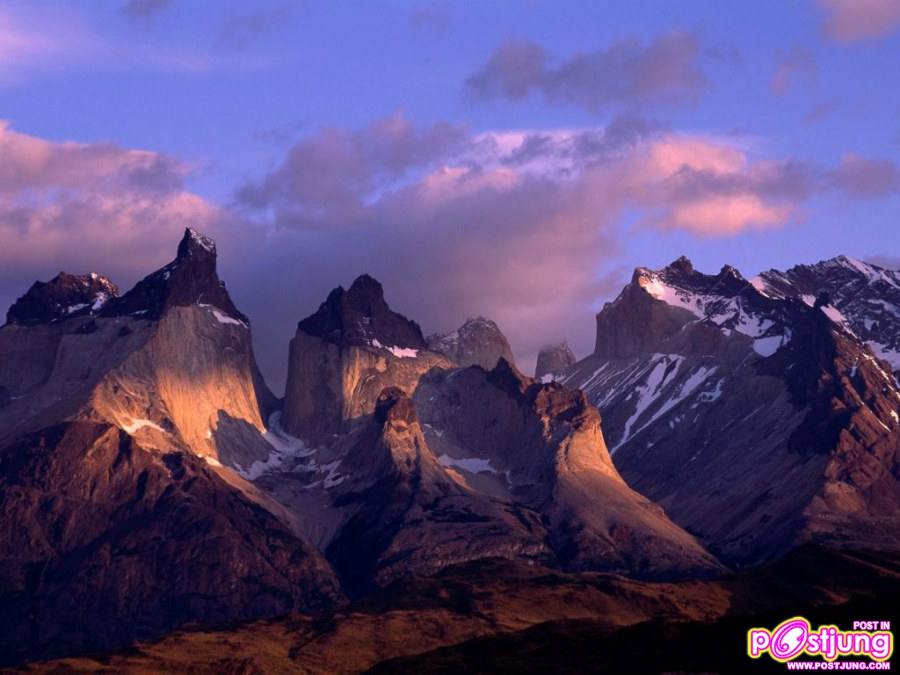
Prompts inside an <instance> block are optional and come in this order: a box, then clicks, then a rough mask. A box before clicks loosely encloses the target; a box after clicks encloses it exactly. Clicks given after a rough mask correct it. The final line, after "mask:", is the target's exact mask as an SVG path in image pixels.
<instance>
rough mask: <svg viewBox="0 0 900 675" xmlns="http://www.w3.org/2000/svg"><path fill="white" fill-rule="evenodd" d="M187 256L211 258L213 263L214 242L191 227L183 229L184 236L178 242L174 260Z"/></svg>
mask: <svg viewBox="0 0 900 675" xmlns="http://www.w3.org/2000/svg"><path fill="white" fill-rule="evenodd" d="M187 258H196V259H204V258H211V259H212V261H213V263H215V260H216V242H214V241H213V240H212V239H211V238H209V237H206V236H204V235H202V234H200V233H199V232H197V230H195V229H193V228H191V227H188V228H186V229H185V230H184V236H183V237H182V238H181V242H180V243H179V244H178V256H177V258H176V260H185V259H187Z"/></svg>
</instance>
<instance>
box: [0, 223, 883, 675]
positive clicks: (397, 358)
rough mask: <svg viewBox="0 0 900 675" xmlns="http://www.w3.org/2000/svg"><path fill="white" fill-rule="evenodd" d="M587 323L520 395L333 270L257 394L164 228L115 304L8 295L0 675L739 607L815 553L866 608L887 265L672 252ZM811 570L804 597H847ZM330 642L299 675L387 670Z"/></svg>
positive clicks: (518, 388)
mask: <svg viewBox="0 0 900 675" xmlns="http://www.w3.org/2000/svg"><path fill="white" fill-rule="evenodd" d="M596 321H597V339H596V344H595V349H594V352H593V353H592V354H590V355H588V356H587V357H585V358H583V359H581V360H576V358H575V356H574V355H573V354H572V352H571V350H570V349H569V348H568V346H567V345H565V343H562V344H560V345H556V346H549V347H547V348H546V349H544V350H542V353H541V356H540V358H539V360H538V367H537V371H536V373H535V375H536V377H535V378H531V377H528V376H526V375H524V374H523V373H521V372H520V371H519V370H518V369H517V368H516V365H515V363H514V359H513V356H512V349H511V347H510V344H509V341H508V340H507V339H506V337H505V336H504V335H503V333H502V332H501V330H500V328H499V327H498V326H497V324H496V323H494V322H493V321H491V320H490V319H487V318H484V317H477V318H473V319H469V320H467V321H466V322H465V323H464V324H463V325H462V326H460V328H459V329H457V330H456V331H453V332H452V333H449V334H446V335H432V336H428V337H426V336H425V335H424V334H423V332H422V330H421V328H420V326H419V325H418V324H417V323H416V322H415V321H413V320H411V319H409V318H407V317H405V316H402V315H401V314H399V313H397V312H396V311H394V310H392V309H391V308H390V306H389V304H388V302H387V300H386V298H385V292H384V289H383V288H382V286H381V284H380V283H379V282H378V281H377V280H375V279H373V278H372V277H370V276H368V275H362V276H360V277H358V278H357V279H356V280H355V281H353V283H352V284H351V285H350V286H349V287H348V288H347V289H344V288H342V287H338V288H336V289H334V290H333V291H332V292H331V293H329V294H328V296H327V298H326V299H325V300H324V302H323V303H322V304H321V305H320V306H319V308H318V309H317V310H316V311H315V312H313V313H311V314H310V315H309V316H307V317H305V318H300V319H299V321H298V324H297V329H296V333H295V335H294V337H293V339H292V340H291V343H290V352H289V359H288V363H287V364H286V368H287V386H286V390H285V394H284V397H283V398H278V397H276V396H275V395H274V394H273V393H272V392H271V391H270V390H269V389H268V387H267V386H266V384H265V382H264V380H263V377H262V375H261V374H260V372H259V369H258V368H257V366H256V361H255V356H254V353H253V342H252V328H251V324H250V321H249V319H248V318H247V316H246V315H245V314H243V313H242V312H241V311H240V310H239V309H238V308H237V307H236V306H235V305H234V303H233V301H232V300H231V297H230V295H229V293H228V291H227V289H226V286H225V284H224V283H223V282H222V281H221V280H220V279H219V276H218V272H217V252H216V246H215V243H214V242H213V241H212V240H211V239H209V238H208V237H206V236H204V235H202V234H200V233H198V232H196V231H194V230H192V229H188V230H186V231H185V233H184V237H183V238H182V240H181V242H180V243H179V244H178V247H177V252H176V256H175V258H174V260H173V261H172V262H171V263H169V264H167V265H165V266H164V267H162V268H161V269H159V270H157V271H155V272H153V273H151V274H150V275H149V276H147V277H145V278H144V279H143V280H141V281H140V282H138V283H137V284H136V285H135V287H134V288H132V289H131V290H129V291H128V292H126V293H124V294H120V291H119V289H118V288H117V287H116V285H115V284H113V283H112V282H111V281H110V280H109V279H107V278H106V277H103V276H102V275H99V274H96V273H93V274H88V275H71V274H66V273H60V274H59V275H58V276H56V277H55V278H53V279H52V280H50V281H48V282H37V283H35V284H34V285H33V286H32V287H31V288H30V289H28V291H27V292H26V293H25V294H24V295H23V296H22V297H21V298H20V299H19V300H18V301H17V302H16V303H15V304H14V305H13V306H12V307H11V308H10V309H9V312H8V313H7V321H6V324H5V325H4V326H3V327H2V328H0V515H2V517H0V665H4V664H6V665H10V664H20V663H22V662H26V661H28V662H33V661H35V660H41V659H52V658H58V657H69V656H78V655H81V654H85V653H88V652H99V651H108V650H114V649H121V648H124V647H126V646H128V645H130V644H132V643H134V641H136V640H156V639H159V638H162V637H163V636H165V635H166V634H169V633H172V632H173V631H176V630H179V629H182V628H183V627H185V626H187V625H194V626H198V627H202V628H204V629H206V630H225V631H226V633H225V634H226V635H232V636H233V637H234V639H237V637H236V636H238V635H243V634H244V633H241V632H240V631H245V632H246V631H248V630H249V631H251V632H253V631H256V633H254V635H256V637H254V638H253V639H252V642H254V643H257V644H259V643H260V641H261V640H263V638H261V637H260V636H259V631H263V632H266V631H269V636H270V637H272V636H276V635H282V636H287V637H285V638H284V639H287V640H288V641H290V640H294V641H299V643H302V644H310V645H312V644H313V643H314V642H315V640H316V639H318V638H314V637H313V636H315V635H318V636H319V637H321V636H323V635H332V636H335V635H338V634H340V635H356V636H359V635H366V634H370V632H371V631H376V633H377V630H380V629H376V628H375V627H374V626H377V625H380V624H378V622H377V621H376V623H375V624H372V623H371V621H374V620H375V619H366V618H365V617H366V616H370V617H377V618H378V621H390V620H395V619H396V620H398V621H399V619H397V617H400V616H402V617H404V618H403V622H401V623H402V625H405V626H409V625H413V624H415V623H416V622H418V621H431V622H432V625H433V626H435V627H437V626H439V627H440V628H439V629H438V628H434V630H432V631H431V632H430V633H429V635H431V637H430V638H429V639H428V640H422V641H420V642H418V643H415V644H418V647H417V649H418V650H419V652H421V653H423V654H424V653H425V652H426V651H428V650H431V649H434V648H437V647H441V646H446V645H452V644H456V643H461V642H463V641H464V640H469V639H472V638H476V637H479V636H481V637H483V636H491V635H499V634H502V633H507V632H511V631H518V630H526V629H528V628H530V627H532V626H538V625H542V624H543V623H544V622H547V621H559V620H575V619H577V620H587V619H590V620H592V621H593V620H597V618H598V617H600V616H602V617H604V618H603V621H604V623H603V626H602V627H598V626H596V625H594V624H591V625H592V628H591V630H600V631H601V632H604V634H608V632H609V631H610V630H612V629H613V628H615V629H616V630H619V629H622V628H625V627H627V626H630V625H634V624H636V623H638V622H641V621H646V620H650V619H654V618H655V619H659V620H673V621H686V620H691V621H708V620H712V619H715V618H717V617H722V616H724V615H725V614H726V613H727V611H731V610H733V609H734V608H735V605H734V603H731V604H729V601H728V600H727V598H728V596H733V597H744V596H746V597H747V598H748V600H747V605H746V608H750V609H752V611H763V609H764V610H766V611H770V610H772V608H773V607H776V606H777V597H778V594H777V593H773V592H772V590H771V588H772V587H771V574H770V573H768V572H759V571H758V570H767V569H769V568H767V567H766V566H767V565H768V566H771V565H788V566H790V565H791V564H793V565H795V567H804V566H805V567H804V569H806V568H813V567H815V566H816V565H819V564H822V563H821V561H822V560H825V561H827V564H828V565H832V566H834V568H835V569H838V568H840V569H845V567H846V566H847V565H850V566H853V565H859V568H858V569H857V568H856V567H854V570H855V571H854V574H857V575H858V576H859V578H860V579H864V578H867V577H866V575H874V576H873V578H874V577H875V576H877V578H878V583H879V584H880V586H879V588H882V587H883V593H884V597H889V596H890V594H891V593H895V592H896V590H897V587H896V583H897V579H898V578H900V574H896V575H895V574H893V573H888V572H886V571H885V570H891V569H896V558H895V555H896V553H897V552H898V551H900V518H898V513H900V485H898V478H900V471H898V467H900V461H898V460H900V420H898V413H900V385H898V379H897V378H898V376H900V273H897V272H892V271H889V270H884V269H882V268H879V267H876V266H874V265H869V264H866V263H862V262H859V261H855V260H852V259H850V258H845V257H840V258H836V259H834V260H831V261H826V262H823V263H819V264H817V265H811V266H798V267H795V268H792V269H790V270H788V271H787V272H778V271H775V270H772V271H769V272H765V273H763V274H761V275H760V276H758V277H755V278H753V279H749V280H748V279H745V278H744V277H742V276H741V275H740V273H739V272H738V271H737V270H735V269H734V268H731V267H727V266H726V267H725V268H723V269H722V271H721V272H720V273H719V274H717V275H706V274H702V273H700V272H698V271H696V270H694V269H693V266H692V265H691V263H690V262H689V261H688V260H686V259H684V258H680V259H678V260H676V261H675V262H674V263H672V264H671V265H669V266H667V267H665V268H663V269H661V270H649V269H645V268H638V269H637V270H635V272H634V275H633V277H632V280H631V282H630V283H629V284H628V285H626V286H625V288H624V289H623V290H622V292H621V294H620V295H619V296H618V297H617V298H616V299H615V300H614V301H612V302H610V303H608V304H607V305H605V306H604V307H603V309H602V310H601V311H600V313H599V314H598V315H597V317H596ZM862 551H864V552H865V554H864V555H865V556H868V557H865V558H864V559H865V560H877V561H878V562H877V564H876V563H875V562H872V563H871V564H862V563H858V561H859V560H860V558H858V557H853V556H858V555H861V554H860V552H862ZM892 556H893V557H892ZM784 561H800V562H794V563H786V562H784ZM854 561H856V562H854ZM744 570H749V571H744ZM736 573H738V576H737V577H735V576H734V575H735V574H736ZM741 575H744V576H741ZM851 576H852V575H851ZM504 579H506V581H504ZM503 583H509V585H510V588H507V589H506V590H503V591H502V592H501V591H500V590H499V588H500V585H502V584H503ZM818 583H819V584H820V586H819V587H816V590H813V589H812V588H810V590H809V591H808V592H803V593H800V594H799V595H800V596H802V597H803V601H804V602H809V603H814V604H816V605H817V606H818V605H821V604H829V603H831V604H833V603H835V602H837V601H838V599H839V598H841V597H843V598H844V599H845V600H846V599H847V598H854V597H857V595H858V594H859V593H861V592H862V590H861V589H863V588H865V585H864V582H861V583H860V585H858V586H854V585H853V584H850V583H849V582H847V583H846V584H845V585H844V586H842V587H841V588H842V591H841V593H843V594H844V595H843V596H842V595H841V593H838V592H837V591H836V590H835V588H836V587H835V588H831V589H829V590H823V589H822V587H821V585H822V584H824V585H825V586H827V582H826V581H822V580H820V581H819V582H818ZM517 584H518V585H519V586H520V587H521V590H520V591H518V592H517V593H518V595H516V593H512V591H511V590H510V589H511V588H512V587H514V586H516V585H517ZM738 587H739V588H740V589H741V590H740V592H738V591H736V590H735V588H738ZM550 588H553V589H555V590H553V591H552V592H551V591H550V590H548V589H550ZM578 589H582V590H583V592H584V593H587V595H585V596H584V597H582V598H581V599H580V600H579V601H577V602H576V601H574V598H576V597H578V596H579V590H578ZM585 589H587V590H585ZM590 589H593V590H590ZM750 589H752V591H751V590H750ZM757 594H758V595H760V597H766V598H770V597H771V599H770V600H767V601H766V602H765V603H762V604H760V603H757V602H755V601H754V602H750V600H749V598H750V597H752V596H755V595H757ZM511 596H516V597H517V598H518V599H514V598H513V597H511ZM551 596H552V598H553V600H552V602H551V601H550V600H548V598H550V597H551ZM488 597H491V598H494V600H491V601H490V602H488V601H487V600H485V598H488ZM565 598H568V600H566V599H565ZM517 603H518V604H517ZM547 603H550V604H549V605H548V604H547ZM553 603H559V604H560V606H559V607H558V608H557V609H553V608H552V607H553V606H555V605H554V604H553ZM513 607H515V609H513ZM542 607H543V609H542ZM729 607H731V609H729ZM748 611H749V610H748ZM521 612H524V613H525V614H524V615H522V614H521ZM488 615H490V616H492V617H494V618H493V619H490V620H486V621H484V622H481V623H479V621H481V619H480V618H478V617H482V618H484V617H486V616H488ZM286 616H287V617H292V618H289V619H284V618H283V617H286ZM275 617H282V618H278V619H277V620H275V621H272V619H273V618H275ZM501 617H502V618H501ZM514 617H515V620H514ZM259 620H263V623H251V624H244V623H242V624H240V625H241V626H244V627H243V628H240V629H236V630H237V631H238V632H234V630H233V629H227V628H226V629H223V628H221V627H222V626H223V625H234V622H247V621H259ZM366 621H370V623H366ZM398 625H401V624H398ZM326 626H327V628H326ZM367 626H368V627H367ZM491 626H492V627H491ZM266 627H268V628H266ZM554 630H555V629H554ZM367 631H369V632H367ZM217 635H219V637H221V634H218V633H217ZM398 635H399V634H398ZM550 635H551V636H553V637H552V639H551V638H546V639H547V640H550V642H552V644H554V645H559V641H560V640H562V639H563V638H562V637H560V635H559V633H558V632H553V631H551V633H550ZM303 636H305V637H303ZM438 636H443V638H441V637H438ZM213 639H217V638H213ZM241 639H244V638H241ZM278 639H281V638H278ZM335 639H337V638H335ZM542 639H543V638H542ZM339 642H340V641H339V640H338V642H333V643H329V644H330V645H331V646H330V648H329V649H325V648H324V647H322V646H321V645H320V646H319V647H317V648H316V649H319V650H320V652H316V653H319V654H320V656H321V659H323V660H322V661H321V664H322V665H321V668H322V672H357V671H358V670H360V669H364V668H368V667H371V666H374V665H376V664H377V663H379V662H381V661H385V663H387V660H388V659H392V658H394V657H399V656H404V657H406V656H410V655H415V654H416V653H417V652H416V651H415V649H413V650H412V651H410V649H411V647H409V646H408V645H407V646H406V647H404V646H403V640H401V639H398V640H396V641H394V642H391V641H387V642H385V643H384V645H387V644H390V645H393V646H391V647H387V646H384V645H382V647H383V648H381V649H380V651H379V650H373V651H371V652H366V654H367V656H365V657H364V658H363V657H359V658H358V659H356V658H355V657H354V659H350V660H348V661H346V662H342V661H341V660H340V659H341V658H342V657H341V656H340V654H341V653H342V652H341V647H340V645H339ZM299 643H298V644H299ZM159 644H164V643H159ZM492 648H493V647H492ZM279 649H280V648H279ZM309 650H313V652H314V651H315V650H314V649H313V647H309V648H308V651H307V652H304V651H303V649H302V648H300V646H298V645H294V647H291V648H290V649H286V650H285V653H286V656H285V657H284V658H283V659H282V661H281V662H280V665H279V666H278V667H277V668H275V669H276V670H277V669H279V668H283V669H284V670H285V671H288V672H290V671H292V670H295V669H296V670H301V671H302V670H303V668H304V667H306V666H302V664H301V661H302V660H303V659H309V658H310V657H309V654H310V653H311V652H310V651H309ZM322 650H324V651H322ZM251 651H252V649H251ZM175 652H177V649H175V650H174V652H173V651H172V649H171V648H170V649H169V654H172V653H175ZM354 653H355V652H354ZM248 658H250V659H251V660H250V661H248V662H247V663H245V664H244V665H243V666H240V664H238V665H236V662H234V661H228V662H227V668H229V669H230V668H235V667H241V668H244V671H245V672H254V671H253V670H252V668H260V667H261V666H260V665H259V664H260V663H262V662H261V661H260V662H257V661H253V659H254V658H262V657H261V656H259V654H257V656H255V657H254V656H251V657H248ZM348 658H349V657H348ZM454 658H456V657H454ZM304 663H307V666H308V664H309V661H305V662H304ZM224 664H225V662H224V661H223V662H222V663H220V664H219V666H222V667H223V668H224ZM94 665H96V664H94ZM157 665H158V666H159V663H157ZM395 665H396V666H397V667H400V664H399V663H398V664H395ZM169 666H171V667H174V666H172V664H169ZM219 666H216V665H215V663H214V664H213V665H211V666H210V668H211V670H210V671H209V672H216V671H215V668H217V667H219ZM251 666H252V668H251ZM35 667H36V668H38V667H39V666H35ZM51 667H53V666H52V665H48V668H51ZM68 667H71V668H76V667H79V668H80V667H84V668H87V669H93V666H91V665H90V664H87V665H85V664H84V663H81V664H80V665H79V664H78V663H76V662H74V661H73V662H69V663H68ZM123 667H124V666H123ZM134 667H135V668H138V666H134ZM139 667H140V668H144V669H148V668H149V669H153V665H152V663H151V664H148V663H147V662H144V663H142V664H141V665H140V666H139ZM159 667H162V666H159ZM167 667H168V666H167ZM385 667H386V666H385ZM391 667H394V666H391ZM403 667H406V666H403ZM114 670H115V668H114ZM272 670H273V668H263V669H262V671H265V672H272ZM262 671H260V672H262ZM219 672H224V671H223V670H220V671H219ZM307 672H308V670H307ZM313 672H315V670H313Z"/></svg>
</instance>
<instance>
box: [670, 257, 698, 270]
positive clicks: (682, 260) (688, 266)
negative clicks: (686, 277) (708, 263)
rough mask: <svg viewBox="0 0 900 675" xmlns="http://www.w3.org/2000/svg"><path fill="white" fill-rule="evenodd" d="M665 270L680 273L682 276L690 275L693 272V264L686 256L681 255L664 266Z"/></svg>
mask: <svg viewBox="0 0 900 675" xmlns="http://www.w3.org/2000/svg"><path fill="white" fill-rule="evenodd" d="M666 269H670V270H674V271H676V272H681V273H683V274H690V273H691V272H693V271H694V263H692V262H691V261H690V259H689V258H688V257H687V256H684V255H682V256H678V258H676V259H675V260H673V261H672V262H671V263H669V265H667V266H666Z"/></svg>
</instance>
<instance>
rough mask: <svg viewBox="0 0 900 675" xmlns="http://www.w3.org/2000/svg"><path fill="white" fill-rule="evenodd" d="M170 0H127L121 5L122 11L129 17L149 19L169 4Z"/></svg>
mask: <svg viewBox="0 0 900 675" xmlns="http://www.w3.org/2000/svg"><path fill="white" fill-rule="evenodd" d="M171 4H172V0H128V1H127V2H126V3H124V4H123V5H122V13H123V14H124V15H125V16H127V17H128V18H130V19H140V20H146V19H150V18H152V17H154V16H156V15H157V14H159V13H160V12H162V11H163V10H164V9H166V8H167V7H168V6H169V5H171Z"/></svg>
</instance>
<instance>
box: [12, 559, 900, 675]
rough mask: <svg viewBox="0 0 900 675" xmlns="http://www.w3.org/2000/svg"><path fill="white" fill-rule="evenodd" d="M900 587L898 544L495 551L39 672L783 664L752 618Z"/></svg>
mask: <svg viewBox="0 0 900 675" xmlns="http://www.w3.org/2000/svg"><path fill="white" fill-rule="evenodd" d="M898 600H900V561H898V559H897V556H896V555H894V556H884V555H880V556H879V555H871V554H866V553H859V552H854V553H853V554H834V553H828V552H822V551H816V550H814V549H803V550H800V551H797V552H795V553H794V554H792V555H791V556H789V557H788V558H787V559H785V560H782V561H779V563H777V564H776V565H773V566H771V567H763V568H760V569H754V570H752V571H748V572H745V573H743V574H739V575H734V576H729V577H726V578H723V579H721V580H715V581H703V582H698V581H683V582H678V583H661V582H641V581H635V580H632V579H624V578H622V577H617V576H615V575H609V574H598V573H578V574H572V573H563V572H558V571H553V570H548V569H546V568H541V567H538V566H525V565H515V564H511V563H509V562H505V561H483V562H479V563H471V564H467V565H462V566H457V567H455V568H452V569H449V570H446V571H445V572H442V573H441V574H439V575H436V576H434V577H431V578H428V579H421V578H419V579H404V580H401V581H398V582H397V583H396V584H392V585H391V586H390V587H388V588H386V589H384V590H383V591H380V592H379V593H377V594H375V595H374V596H372V597H370V598H367V599H366V600H364V601H361V602H360V603H358V604H356V605H354V606H352V607H350V608H348V609H346V610H341V611H338V612H335V613H334V614H332V615H330V616H329V617H328V619H329V620H327V621H323V620H321V619H320V620H315V619H313V618H312V617H309V616H305V615H292V616H290V617H286V618H284V619H280V620H275V621H265V622H254V623H248V624H244V625H240V626H234V627H229V628H225V629H221V630H194V631H181V632H178V633H176V634H174V635H172V636H169V637H167V638H165V639H163V640H161V641H159V642H155V643H143V644H138V645H135V646H134V647H133V648H131V649H129V650H127V651H123V652H120V653H115V654H109V655H103V656H97V657H93V658H91V657H84V658H78V659H66V660H64V661H55V662H49V663H38V664H34V665H32V666H31V667H29V668H28V669H27V670H26V672H32V673H58V672H67V673H147V672H184V671H190V672H192V673H203V674H206V673H209V674H210V675H219V674H220V673H223V672H227V673H230V672H248V673H257V672H259V673H282V672H283V673H291V672H304V673H329V674H330V673H360V672H375V673H423V672H427V673H432V672H434V673H443V672H446V673H460V672H485V670H487V669H489V671H490V672H509V673H523V672H529V673H531V672H542V673H557V672H559V670H560V668H561V667H562V668H568V669H571V670H572V671H573V672H597V671H598V670H601V672H610V673H661V672H667V673H668V672H671V673H676V672H677V673H743V672H776V671H774V670H772V667H771V664H766V663H764V662H762V663H754V662H752V661H750V660H749V659H748V658H747V656H746V634H747V626H774V625H777V624H778V623H779V622H780V621H782V620H784V617H785V616H789V615H790V614H789V613H799V614H802V615H803V616H805V617H808V618H809V619H810V620H811V621H812V622H813V623H814V625H820V624H828V625H838V626H844V625H851V622H852V621H854V620H858V617H860V616H876V615H881V614H883V613H884V611H883V610H884V608H885V607H891V606H896V604H897V602H898ZM648 644H652V645H657V646H659V645H663V647H662V648H653V649H648V648H647V645H648ZM748 668H749V669H748ZM782 670H783V668H782Z"/></svg>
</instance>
